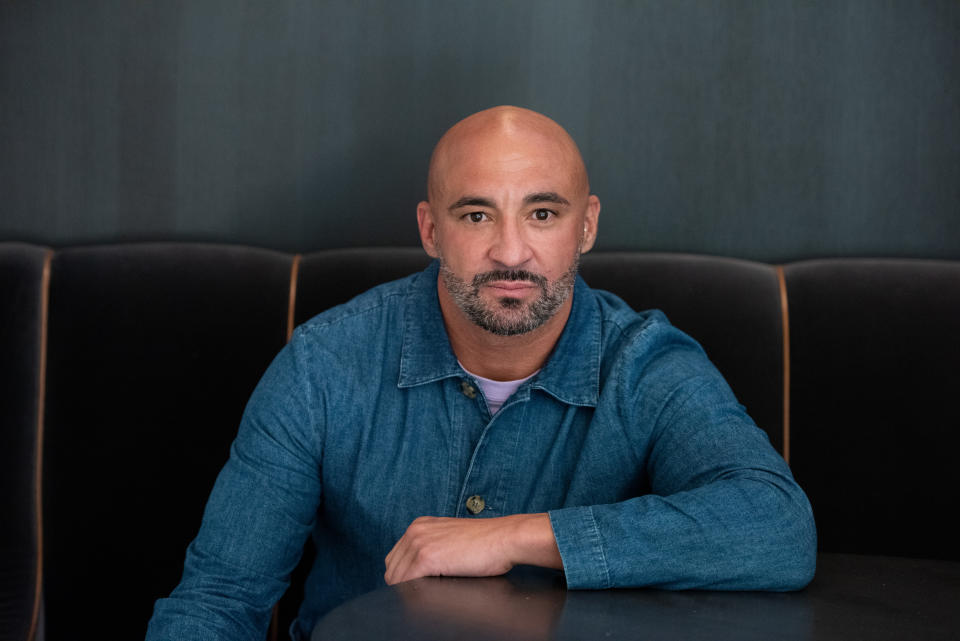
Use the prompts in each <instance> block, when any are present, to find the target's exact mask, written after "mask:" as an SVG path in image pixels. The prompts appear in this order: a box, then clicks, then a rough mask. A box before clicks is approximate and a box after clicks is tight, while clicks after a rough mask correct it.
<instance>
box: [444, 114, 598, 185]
mask: <svg viewBox="0 0 960 641" xmlns="http://www.w3.org/2000/svg"><path fill="white" fill-rule="evenodd" d="M532 154H537V155H541V156H543V155H546V156H547V157H549V159H550V165H551V168H552V170H553V171H556V172H558V173H560V172H562V173H564V174H566V175H567V176H570V177H571V178H572V179H573V181H574V185H575V189H576V190H577V191H578V192H579V193H577V194H574V195H576V196H583V197H586V195H587V194H588V193H589V191H590V184H589V181H588V179H587V170H586V167H585V166H584V164H583V159H582V158H581V156H580V150H579V149H578V148H577V145H576V143H575V142H574V141H573V139H572V138H571V137H570V135H569V134H568V133H567V132H566V131H565V130H564V129H563V127H561V126H560V125H558V124H557V123H556V122H554V121H553V120H551V119H550V118H547V117H546V116H544V115H543V114H540V113H537V112H535V111H531V110H529V109H523V108H520V107H511V106H501V107H493V108H491V109H485V110H483V111H479V112H477V113H475V114H473V115H471V116H468V117H466V118H464V119H463V120H461V121H460V122H458V123H457V124H455V125H454V126H453V127H451V128H450V129H449V130H447V132H446V133H445V134H444V135H443V137H441V138H440V141H439V142H438V143H437V146H436V147H435V148H434V150H433V155H432V156H431V158H430V171H429V174H428V176H427V197H428V199H429V200H430V202H431V203H436V202H438V200H440V199H441V197H442V195H443V193H444V192H446V191H447V187H448V185H447V182H448V180H447V179H448V177H449V175H450V172H452V171H456V170H458V169H460V168H461V167H464V166H469V165H470V163H474V162H476V160H477V159H478V158H484V159H486V158H491V159H492V158H497V159H499V160H501V161H502V162H503V163H504V166H509V163H511V162H513V163H515V164H517V165H518V166H519V165H520V164H522V162H523V159H524V157H525V156H526V157H530V156H531V155H532Z"/></svg>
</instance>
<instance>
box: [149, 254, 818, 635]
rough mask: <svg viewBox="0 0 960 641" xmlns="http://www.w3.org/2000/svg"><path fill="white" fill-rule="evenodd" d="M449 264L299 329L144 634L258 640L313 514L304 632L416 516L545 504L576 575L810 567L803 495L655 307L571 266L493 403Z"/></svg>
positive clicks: (673, 575) (634, 577) (807, 572)
mask: <svg viewBox="0 0 960 641" xmlns="http://www.w3.org/2000/svg"><path fill="white" fill-rule="evenodd" d="M437 273H438V266H437V264H436V262H434V263H433V264H432V265H431V266H430V267H429V268H427V270H426V271H424V272H422V273H420V274H415V275H413V276H410V277H407V278H405V279H402V280H399V281H395V282H392V283H388V284H386V285H382V286H380V287H377V288H374V289H372V290H370V291H368V292H366V293H365V294H362V295H360V296H358V297H357V298H355V299H353V300H352V301H350V302H349V303H347V304H345V305H341V306H339V307H336V308H333V309H331V310H328V311H326V312H324V313H322V314H320V315H318V316H316V317H314V318H313V319H311V320H310V321H308V322H307V323H305V324H303V325H302V326H300V327H299V328H298V329H297V330H296V332H295V334H294V337H293V339H292V340H291V341H290V343H289V344H288V345H287V346H286V347H285V348H284V349H283V350H282V351H281V352H280V354H279V355H278V356H277V357H276V359H275V360H274V362H273V363H272V364H271V365H270V367H269V369H268V370H267V372H266V373H265V375H264V376H263V379H262V380H261V381H260V383H259V385H258V386H257V389H256V391H255V392H254V393H253V395H252V397H251V399H250V401H249V403H248V405H247V408H246V411H245V413H244V417H243V420H242V423H241V425H240V430H239V433H238V435H237V438H236V440H235V441H234V443H233V445H232V448H231V452H230V459H229V461H228V462H227V464H226V465H225V467H224V468H223V470H222V471H221V473H220V475H219V477H218V479H217V482H216V484H215V486H214V489H213V491H212V493H211V495H210V499H209V501H208V503H207V507H206V511H205V513H204V517H203V523H202V525H201V528H200V532H199V534H198V535H197V538H196V539H195V540H194V541H193V542H192V543H191V544H190V546H189V548H188V551H187V558H186V564H185V568H184V573H183V578H182V580H181V583H180V584H179V585H178V586H177V588H176V589H175V590H174V592H173V593H172V594H171V595H170V597H169V598H167V599H161V600H159V601H157V604H156V607H155V612H154V616H153V619H152V620H151V623H150V627H149V631H148V634H147V639H148V640H152V641H157V640H160V639H169V640H171V641H172V640H177V641H179V640H181V639H230V640H231V641H237V640H240V639H257V640H258V641H260V640H262V639H263V638H264V634H265V631H266V628H267V626H268V623H269V618H270V613H271V608H272V606H273V604H274V603H275V602H276V601H277V600H278V599H279V598H280V596H281V595H282V594H283V592H284V590H285V589H286V587H287V585H288V582H289V575H290V572H291V571H292V570H293V569H294V567H295V566H296V565H297V562H298V560H299V559H300V556H301V553H302V549H303V546H304V543H305V541H306V539H307V537H308V536H311V535H312V537H313V540H314V542H315V544H316V552H317V553H316V560H315V562H314V564H313V567H312V570H311V572H310V574H309V577H308V579H307V583H306V586H305V594H306V596H305V599H304V602H303V604H302V606H301V609H300V612H299V618H298V620H297V621H296V622H295V623H294V625H293V626H292V628H291V632H292V634H293V635H294V638H295V639H296V638H307V637H309V634H310V631H311V629H312V627H313V625H314V624H315V622H316V621H317V620H318V619H319V617H320V616H321V615H322V614H324V613H325V612H326V611H328V610H329V609H331V608H333V607H334V606H336V605H337V604H339V603H341V602H343V601H345V600H347V599H349V598H351V597H353V596H356V595H358V594H361V593H363V592H366V591H369V590H372V589H374V588H377V587H380V586H382V585H384V579H383V573H384V557H385V556H386V554H387V552H389V550H390V549H391V547H392V546H393V544H394V543H395V542H396V541H397V540H398V539H399V538H400V537H401V535H403V533H404V531H405V529H406V528H407V526H408V525H409V524H410V522H411V521H413V520H414V519H415V518H416V517H418V516H423V515H433V516H451V517H462V518H490V517H496V516H503V515H507V514H515V513H532V512H548V513H549V516H550V522H551V524H552V526H553V531H554V534H555V536H556V540H557V544H558V546H559V550H560V555H561V557H562V560H563V569H564V573H565V576H566V581H567V585H568V586H569V587H570V588H574V589H575V588H610V587H626V586H657V587H661V588H669V589H683V588H706V589H719V590H740V589H744V590H748V589H749V590H753V589H767V590H790V589H798V588H801V587H803V586H804V585H806V584H807V583H808V582H809V581H810V579H811V578H812V576H813V571H814V564H815V556H816V554H815V549H816V532H815V528H814V523H813V516H812V513H811V509H810V505H809V503H808V502H807V499H806V497H805V496H804V494H803V492H802V491H801V489H800V488H799V487H798V486H797V485H796V483H795V482H794V480H793V477H792V476H791V474H790V470H789V469H788V467H787V465H786V464H785V462H784V461H783V459H782V458H781V457H780V456H779V455H778V454H777V453H776V451H775V450H774V449H773V448H772V447H771V445H770V443H769V441H768V439H767V436H766V434H765V433H764V432H763V431H762V430H761V429H759V428H757V427H756V426H755V425H754V423H753V421H752V420H751V419H750V418H749V416H747V414H746V413H745V412H744V409H743V407H741V406H740V405H739V404H738V403H737V401H736V399H735V397H734V395H733V393H732V392H731V390H730V388H729V387H728V386H727V384H726V382H725V381H724V380H723V378H722V376H721V375H720V374H719V373H718V372H717V370H716V369H715V368H714V366H713V365H712V364H711V363H710V361H709V360H708V358H707V357H706V355H705V354H704V352H703V350H702V349H701V348H700V346H699V345H698V344H697V343H696V342H695V341H694V340H692V339H691V338H689V337H688V336H686V335H685V334H683V333H682V332H680V331H679V330H677V329H676V328H674V327H672V326H671V325H670V324H669V323H668V321H667V319H666V318H665V317H664V316H663V314H662V313H660V312H658V311H649V312H643V313H637V312H634V311H633V310H631V309H630V308H629V307H628V306H627V305H626V304H625V303H624V302H623V301H622V300H620V299H619V298H617V297H616V296H614V295H612V294H610V293H607V292H603V291H599V290H592V289H590V288H589V287H587V285H586V284H585V283H584V282H583V280H582V279H580V278H578V279H577V282H576V285H575V287H574V292H573V304H572V309H571V313H570V317H569V319H568V321H567V324H566V326H565V327H564V330H563V332H562V334H561V336H560V338H559V340H558V342H557V345H556V346H555V348H554V351H553V353H552V354H551V356H550V358H549V359H548V361H547V363H546V364H545V365H544V367H543V369H542V370H541V371H540V372H539V374H537V375H536V376H534V377H533V378H531V379H530V380H528V381H526V382H525V383H524V384H523V385H521V387H520V388H519V389H518V390H517V391H516V392H515V393H514V394H513V396H511V397H510V398H509V399H508V400H507V401H506V402H505V403H504V405H503V407H502V408H501V409H500V411H499V412H497V413H496V414H495V415H494V416H491V415H490V413H489V411H488V409H487V404H486V402H485V399H484V398H483V393H482V391H481V389H480V386H479V385H478V384H477V383H476V381H475V380H473V379H472V378H471V377H470V376H469V375H468V374H467V373H466V372H465V371H464V370H463V369H461V367H460V366H459V365H458V363H457V359H456V357H455V356H454V354H453V352H452V350H451V347H450V343H449V340H448V338H447V333H446V330H445V327H444V322H443V318H442V315H441V312H440V308H439V303H438V301H437ZM473 496H479V497H482V498H483V503H484V507H483V509H482V511H480V512H479V513H477V514H472V513H471V512H470V511H469V510H468V509H467V501H468V499H469V498H470V497H473ZM477 503H478V502H473V503H471V505H473V506H474V507H475V506H476V505H477ZM464 552H465V553H468V551H467V550H465V551H464Z"/></svg>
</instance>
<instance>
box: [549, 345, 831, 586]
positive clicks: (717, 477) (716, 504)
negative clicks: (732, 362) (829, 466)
mask: <svg viewBox="0 0 960 641" xmlns="http://www.w3.org/2000/svg"><path fill="white" fill-rule="evenodd" d="M652 369H654V370H656V369H657V368H656V366H655V365H654V366H653V368H652ZM644 386H645V384H644V383H641V388H642V387H644ZM663 397H664V399H665V400H664V401H663V402H662V403H660V404H654V408H655V411H656V415H657V420H656V421H655V422H653V425H654V427H653V431H652V434H651V436H650V438H649V440H648V443H649V444H648V446H647V448H646V460H645V466H646V470H647V478H648V479H649V482H650V487H651V491H650V493H649V494H645V495H643V496H638V497H635V498H631V499H628V500H626V501H622V502H619V503H612V504H607V505H592V506H584V507H571V508H564V509H559V510H553V511H551V512H550V517H551V522H552V524H553V529H554V533H555V534H556V538H557V543H558V546H559V549H560V552H561V555H562V557H563V561H564V568H565V571H566V578H567V583H568V585H569V586H570V587H573V588H608V587H627V586H641V585H649V586H656V587H662V588H668V589H689V588H703V589H721V590H794V589H799V588H802V587H803V586H805V585H806V584H807V583H809V581H810V580H811V579H812V578H813V572H814V567H815V563H816V529H815V526H814V522H813V514H812V511H811V509H810V504H809V502H808V501H807V498H806V496H805V495H804V493H803V491H802V490H801V489H800V488H799V486H797V484H796V482H795V481H794V479H793V477H792V475H791V474H790V470H789V468H788V467H787V465H786V463H785V462H784V461H783V459H782V458H781V457H780V456H779V455H778V454H777V453H776V452H775V451H774V449H773V448H772V447H771V446H770V444H769V441H768V440H767V437H766V435H765V434H764V433H763V432H762V431H761V430H759V429H758V428H756V427H755V426H754V424H753V422H752V421H751V420H750V418H749V417H748V416H747V415H746V413H745V412H744V410H743V408H742V407H741V406H740V405H739V404H738V403H737V402H736V399H735V398H734V396H733V393H732V392H731V391H730V389H729V387H728V386H727V385H726V383H725V382H724V381H723V379H722V377H720V375H719V373H717V372H716V371H715V370H714V369H713V367H712V366H711V365H710V364H709V363H706V366H701V367H700V371H699V372H698V373H697V374H696V375H695V376H684V377H682V378H679V382H677V381H673V382H671V383H670V386H669V391H668V393H666V394H664V395H663ZM636 413H637V414H642V412H641V411H639V410H638V411H637V412H636Z"/></svg>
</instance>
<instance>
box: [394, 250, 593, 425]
mask: <svg viewBox="0 0 960 641" xmlns="http://www.w3.org/2000/svg"><path fill="white" fill-rule="evenodd" d="M439 269H440V268H439V263H438V262H437V261H433V262H432V263H430V266H429V267H427V269H425V270H424V271H423V272H421V273H420V274H418V275H417V276H416V277H415V278H414V279H412V280H411V281H410V284H409V289H408V291H407V296H406V302H407V305H406V310H405V311H404V320H403V347H402V349H401V354H400V378H399V381H398V386H399V387H413V386H415V385H422V384H424V383H431V382H434V381H438V380H441V379H444V378H450V377H459V376H463V375H464V371H463V369H462V368H461V367H460V365H459V364H458V363H457V358H456V356H455V355H454V353H453V349H452V348H451V347H450V339H449V338H448V336H447V329H446V326H445V325H444V323H443V314H442V313H441V311H440V302H439V300H437V277H438V274H439ZM600 331H601V318H600V308H599V306H598V304H597V301H596V298H595V297H594V295H593V291H592V290H591V289H590V288H589V287H588V286H587V284H586V283H585V282H584V281H583V279H582V278H580V276H577V281H576V284H575V285H574V290H573V305H572V306H571V309H570V317H569V318H568V319H567V324H566V326H564V328H563V332H562V333H561V334H560V339H559V340H558V341H557V344H556V346H555V347H554V350H553V353H552V354H551V355H550V358H549V359H547V363H546V364H545V365H544V366H543V369H542V370H541V371H540V373H539V374H537V376H536V377H534V378H533V379H532V380H531V381H530V388H531V389H541V390H543V391H544V392H546V393H548V394H550V395H551V396H553V397H555V398H556V399H557V400H559V401H562V402H564V403H567V404H570V405H587V406H591V407H595V406H596V404H597V399H598V397H599V393H600Z"/></svg>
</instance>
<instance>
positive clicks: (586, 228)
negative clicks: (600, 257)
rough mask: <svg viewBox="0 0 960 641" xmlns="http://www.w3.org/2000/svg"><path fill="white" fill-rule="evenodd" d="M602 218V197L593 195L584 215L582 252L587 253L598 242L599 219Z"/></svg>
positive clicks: (589, 199) (588, 200) (588, 201)
mask: <svg viewBox="0 0 960 641" xmlns="http://www.w3.org/2000/svg"><path fill="white" fill-rule="evenodd" d="M598 218H600V199H599V198H597V197H596V196H594V195H591V196H590V197H589V198H588V199H587V213H586V215H585V216H584V217H583V243H582V245H581V247H580V253H581V254H586V253H587V252H588V251H590V250H591V249H593V244H594V243H595V242H597V219H598Z"/></svg>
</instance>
